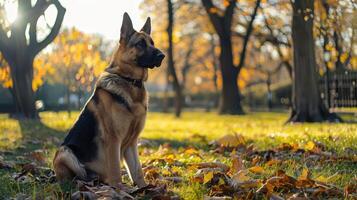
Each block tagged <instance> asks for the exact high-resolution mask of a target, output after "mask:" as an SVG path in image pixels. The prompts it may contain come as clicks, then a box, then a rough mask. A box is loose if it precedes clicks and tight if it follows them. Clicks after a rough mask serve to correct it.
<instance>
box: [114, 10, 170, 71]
mask: <svg viewBox="0 0 357 200" xmlns="http://www.w3.org/2000/svg"><path fill="white" fill-rule="evenodd" d="M120 31H121V33H120V41H119V44H120V46H119V49H118V50H117V52H116V53H115V54H114V62H121V63H126V64H129V65H131V66H135V67H142V68H154V67H159V66H160V65H161V62H162V60H163V59H164V57H165V55H164V54H163V53H162V52H161V51H160V50H159V49H158V48H156V47H155V45H154V42H153V40H152V38H151V37H150V33H151V20H150V18H149V17H148V18H147V20H146V22H145V24H144V26H143V27H142V29H141V30H140V31H139V32H137V31H136V30H134V28H133V24H132V22H131V19H130V17H129V15H128V14H127V13H124V16H123V23H122V26H121V30H120Z"/></svg>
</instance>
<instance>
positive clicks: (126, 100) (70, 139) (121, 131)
mask: <svg viewBox="0 0 357 200" xmlns="http://www.w3.org/2000/svg"><path fill="white" fill-rule="evenodd" d="M150 32H151V24H150V18H148V19H147V21H146V23H145V25H144V27H143V28H142V29H141V31H140V32H137V31H135V30H134V29H133V26H132V22H131V20H130V18H129V15H128V14H127V13H125V14H124V17H123V24H122V27H121V35H120V41H119V46H118V49H117V50H116V51H115V53H114V55H113V59H112V61H111V64H110V65H109V67H108V68H107V69H106V70H105V72H104V73H103V74H102V75H101V76H100V77H99V79H98V81H97V83H96V89H95V91H94V92H93V95H92V96H91V98H90V99H89V100H88V102H87V104H86V106H85V107H84V108H83V110H82V112H81V114H80V116H79V117H78V119H77V121H76V122H75V124H74V125H73V127H72V128H71V129H70V131H69V133H68V135H67V137H66V138H65V140H64V142H63V144H62V146H61V147H60V149H59V150H58V151H57V152H56V155H55V158H54V160H53V167H54V170H55V173H56V177H57V179H58V180H60V181H62V180H66V179H69V180H71V179H72V178H74V177H78V178H81V179H87V178H88V172H89V171H90V172H94V173H95V174H97V175H98V176H99V178H100V179H101V180H102V181H103V182H105V183H108V184H110V185H111V186H114V187H119V188H120V187H121V186H122V185H121V174H120V161H121V160H124V161H125V165H126V168H127V170H128V171H129V175H130V178H131V179H132V181H133V182H134V183H135V184H136V185H137V186H139V187H143V186H145V185H146V184H145V181H144V177H143V172H142V168H141V164H140V161H139V156H138V150H137V141H138V136H139V134H140V132H141V131H142V130H143V128H144V124H145V118H146V112H147V108H148V96H147V91H146V89H145V86H144V84H143V82H144V81H146V80H147V78H148V68H153V67H158V66H160V65H161V62H162V60H163V58H164V54H163V53H162V52H161V51H160V50H158V49H157V48H155V47H154V43H153V41H152V39H151V37H150Z"/></svg>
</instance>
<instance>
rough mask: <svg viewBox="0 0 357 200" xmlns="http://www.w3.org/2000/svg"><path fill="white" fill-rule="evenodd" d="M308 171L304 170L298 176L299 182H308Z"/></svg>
mask: <svg viewBox="0 0 357 200" xmlns="http://www.w3.org/2000/svg"><path fill="white" fill-rule="evenodd" d="M309 174H310V172H309V169H308V168H304V169H303V170H302V172H301V174H300V176H299V178H298V179H299V180H308V179H309Z"/></svg>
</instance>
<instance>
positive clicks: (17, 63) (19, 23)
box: [0, 0, 66, 118]
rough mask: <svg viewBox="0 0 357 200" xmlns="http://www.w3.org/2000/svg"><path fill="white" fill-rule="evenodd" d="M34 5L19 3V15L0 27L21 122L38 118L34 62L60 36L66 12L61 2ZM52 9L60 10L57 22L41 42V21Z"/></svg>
mask: <svg viewBox="0 0 357 200" xmlns="http://www.w3.org/2000/svg"><path fill="white" fill-rule="evenodd" d="M31 2H32V1H29V0H18V1H17V4H18V8H17V13H19V14H20V15H18V17H17V18H16V20H15V21H14V22H13V23H12V24H10V25H8V26H6V24H5V23H4V22H3V21H2V23H1V24H0V52H1V53H2V55H3V57H4V58H5V60H6V62H7V63H8V66H9V68H10V74H11V80H12V94H13V98H14V101H15V105H16V109H17V117H19V118H38V113H37V111H36V107H35V95H34V88H33V87H32V83H33V79H34V60H35V57H36V55H38V53H39V52H40V51H41V50H42V49H44V48H45V47H46V46H47V45H48V44H50V43H51V42H52V41H53V40H54V38H55V37H56V36H57V34H58V32H59V30H60V27H61V24H62V21H63V17H64V14H65V11H66V10H65V8H64V7H63V6H62V5H61V4H60V2H59V1H58V0H49V1H46V0H37V1H36V2H35V3H34V5H32V3H31ZM51 5H53V6H54V7H55V8H56V9H57V16H56V19H55V22H54V24H53V26H52V27H51V29H50V32H49V34H48V35H47V36H46V37H45V38H44V39H43V40H41V41H38V38H37V32H38V21H39V19H40V17H41V16H43V15H44V13H45V11H46V10H47V9H48V8H49V7H50V6H51ZM27 28H28V29H27ZM27 30H28V36H27Z"/></svg>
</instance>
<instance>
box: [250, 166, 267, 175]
mask: <svg viewBox="0 0 357 200" xmlns="http://www.w3.org/2000/svg"><path fill="white" fill-rule="evenodd" d="M249 171H250V172H252V173H256V174H261V173H263V172H264V171H265V170H264V168H263V167H260V166H254V167H251V168H249Z"/></svg>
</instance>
